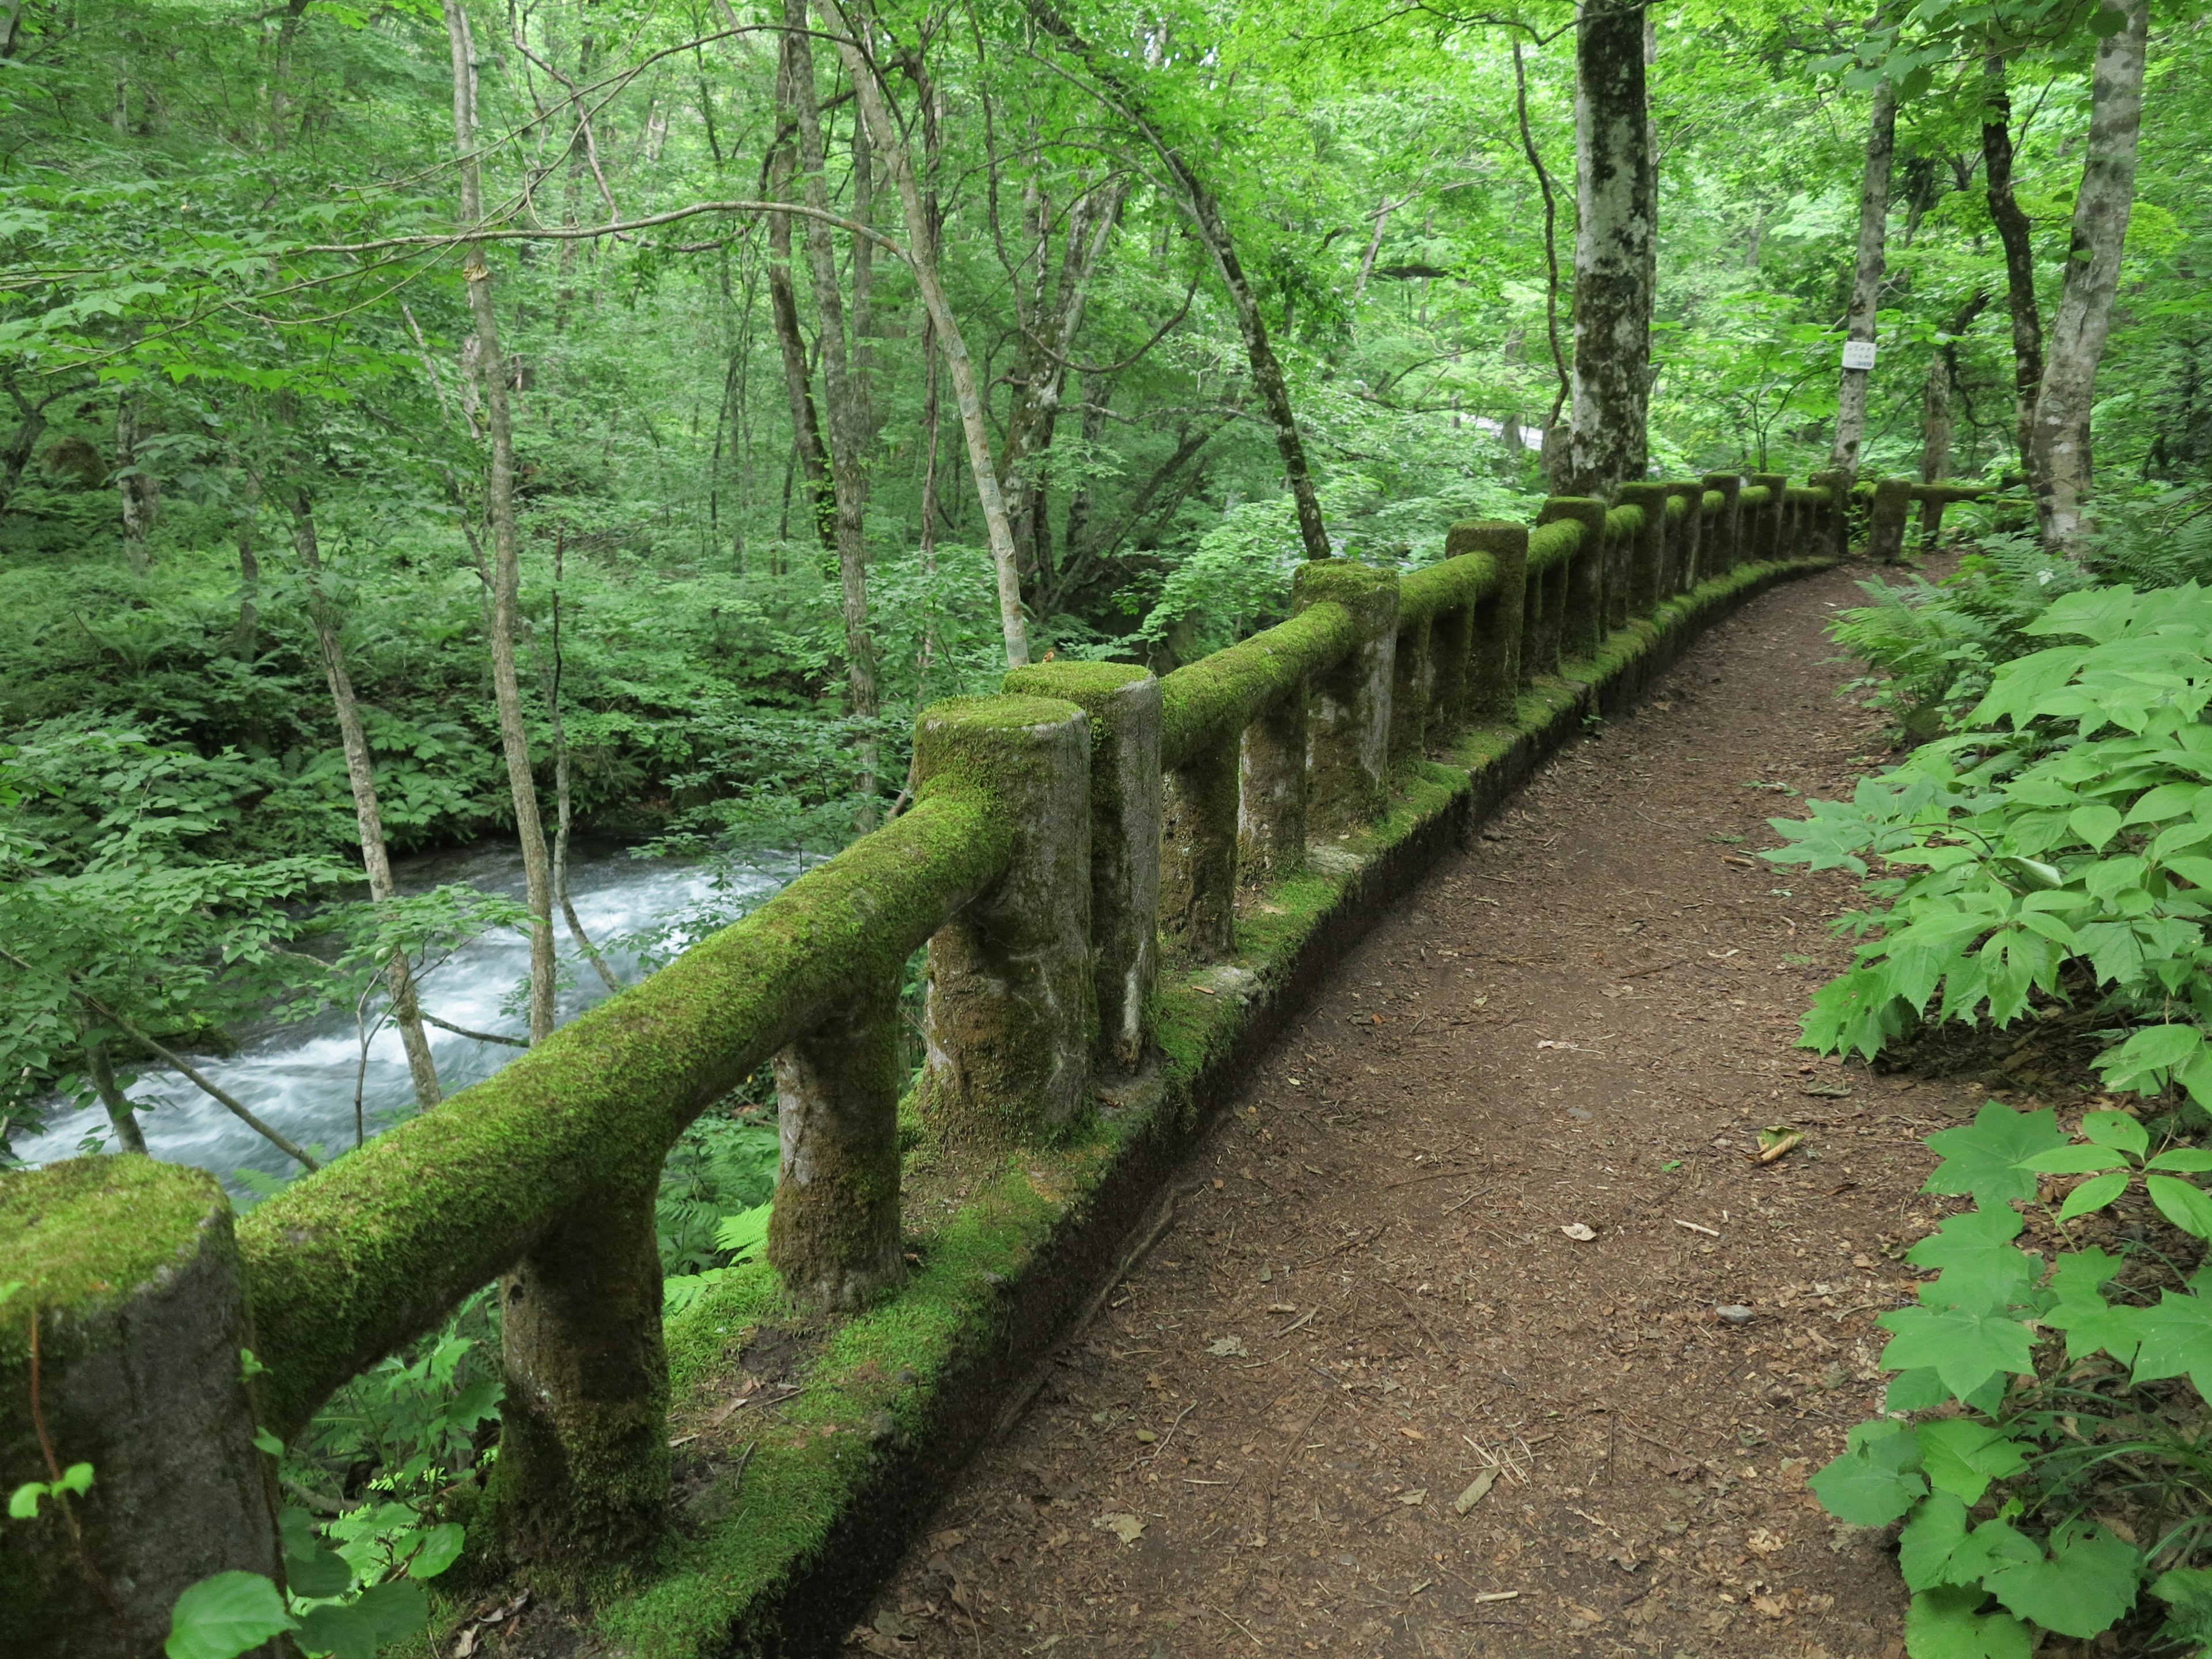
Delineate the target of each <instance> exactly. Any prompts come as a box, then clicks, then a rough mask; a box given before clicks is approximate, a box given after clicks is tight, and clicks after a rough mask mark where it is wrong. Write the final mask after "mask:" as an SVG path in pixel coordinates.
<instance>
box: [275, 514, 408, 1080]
mask: <svg viewBox="0 0 2212 1659" xmlns="http://www.w3.org/2000/svg"><path fill="white" fill-rule="evenodd" d="M284 508H285V511H286V512H287V513H289V515H290V517H291V520H292V545H293V547H294V548H295V549H296V550H298V552H299V555H300V569H301V574H302V575H304V576H305V577H306V579H307V619H308V620H309V621H310V622H312V623H313V624H314V628H315V644H316V647H317V648H318V649H319V651H320V653H321V654H322V659H323V678H324V681H325V684H328V685H329V687H330V689H331V708H332V709H333V710H334V711H335V712H336V713H337V722H338V744H339V746H340V748H342V749H343V750H344V753H345V768H346V785H347V787H349V789H350V790H351V791H352V792H353V817H354V825H355V828H356V829H358V830H359V831H360V836H361V867H362V871H363V872H365V873H366V874H367V875H368V896H369V898H370V900H371V902H374V903H375V904H377V905H379V906H382V905H385V904H388V903H389V902H391V901H392V897H393V896H394V894H395V893H396V892H397V891H398V889H397V888H396V887H395V886H394V885H393V884H392V855H391V853H390V851H389V849H388V848H386V844H385V840H384V809H383V805H382V804H381V803H380V801H379V800H378V799H377V794H376V765H375V762H374V758H373V757H371V756H370V754H369V750H368V732H366V731H365V730H364V729H363V728H362V723H361V706H360V704H359V703H357V702H355V700H354V695H353V678H352V677H351V676H350V675H349V674H348V673H347V672H346V663H345V647H344V644H343V641H341V640H340V639H339V637H338V615H337V607H336V606H335V605H332V604H331V599H330V596H329V595H328V594H327V593H325V592H324V591H323V559H322V548H321V545H320V544H319V541H318V539H317V538H316V535H315V516H314V507H313V501H311V500H310V498H309V496H308V495H307V489H306V488H305V487H304V486H301V485H297V484H295V485H293V486H291V487H289V488H288V489H285V491H284ZM384 982H385V987H386V989H387V990H389V991H390V992H391V994H392V1024H395V1025H397V1026H398V1028H399V1042H400V1045H401V1047H403V1048H405V1049H406V1051H407V1074H408V1077H409V1078H410V1079H411V1080H412V1081H413V1083H414V1085H415V1103H416V1104H417V1105H418V1106H420V1107H422V1109H423V1110H425V1111H428V1110H429V1109H430V1108H431V1107H433V1106H435V1105H436V1104H437V1103H438V1101H439V1098H440V1096H441V1091H440V1089H439V1086H438V1067H437V1063H436V1062H435V1060H432V1059H431V1057H430V1042H429V1039H428V1036H426V1035H425V1034H424V1032H423V1030H422V1009H421V1007H420V1006H418V1005H417V1003H416V997H415V975H414V972H413V970H412V969H410V967H409V966H408V963H407V952H406V951H399V950H395V951H392V955H391V957H390V958H389V959H388V960H387V961H386V963H385V967H384Z"/></svg>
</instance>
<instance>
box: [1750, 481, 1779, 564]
mask: <svg viewBox="0 0 2212 1659" xmlns="http://www.w3.org/2000/svg"><path fill="white" fill-rule="evenodd" d="M1751 485H1752V488H1753V489H1764V490H1765V492H1766V505H1765V506H1764V507H1761V508H1759V513H1758V515H1757V522H1756V523H1755V524H1754V525H1752V526H1747V529H1748V531H1749V535H1748V537H1747V540H1748V542H1749V544H1750V545H1749V547H1748V552H1749V554H1750V562H1753V563H1754V564H1766V563H1771V562H1772V561H1774V560H1776V559H1778V558H1779V557H1781V556H1782V515H1783V513H1784V512H1785V511H1787V510H1788V503H1787V502H1786V501H1784V499H1783V498H1784V495H1785V493H1786V492H1787V491H1788V489H1789V488H1790V478H1789V475H1788V474H1786V473H1782V472H1754V473H1753V474H1752V475H1751Z"/></svg>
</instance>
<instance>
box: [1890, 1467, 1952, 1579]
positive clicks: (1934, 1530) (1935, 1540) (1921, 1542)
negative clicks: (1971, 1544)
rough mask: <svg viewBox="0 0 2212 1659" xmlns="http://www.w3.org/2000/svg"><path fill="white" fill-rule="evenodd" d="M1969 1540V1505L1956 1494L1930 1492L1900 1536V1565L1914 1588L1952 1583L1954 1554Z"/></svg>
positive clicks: (1898, 1553) (1940, 1491)
mask: <svg viewBox="0 0 2212 1659" xmlns="http://www.w3.org/2000/svg"><path fill="white" fill-rule="evenodd" d="M1964 1542H1966V1504H1963V1503H1961V1502H1960V1500H1959V1498H1958V1497H1957V1495H1956V1494H1955V1493H1952V1492H1944V1491H1942V1490H1940V1489H1939V1490H1937V1491H1935V1492H1929V1494H1928V1496H1927V1498H1925V1499H1924V1500H1923V1502H1922V1504H1920V1507H1919V1508H1917V1510H1914V1511H1913V1512H1912V1518H1911V1520H1910V1521H1908V1522H1905V1530H1904V1531H1902V1532H1900V1533H1899V1534H1898V1535H1897V1565H1898V1568H1899V1571H1902V1572H1903V1573H1904V1575H1905V1589H1911V1590H1923V1589H1932V1588H1933V1587H1934V1586H1936V1585H1937V1584H1948V1583H1950V1582H1951V1580H1950V1577H1948V1573H1949V1569H1950V1565H1951V1553H1952V1551H1954V1550H1955V1549H1957V1548H1958V1547H1959V1546H1960V1544H1963V1543H1964Z"/></svg>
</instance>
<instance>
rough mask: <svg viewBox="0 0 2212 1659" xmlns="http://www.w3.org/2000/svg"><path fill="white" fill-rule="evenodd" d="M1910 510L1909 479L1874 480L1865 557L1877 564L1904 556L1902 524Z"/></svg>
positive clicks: (1892, 562) (1910, 483) (1910, 482)
mask: <svg viewBox="0 0 2212 1659" xmlns="http://www.w3.org/2000/svg"><path fill="white" fill-rule="evenodd" d="M1911 507H1912V481H1911V479H1910V478H1878V479H1876V480H1875V486H1874V509H1873V511H1872V512H1871V513H1869V515H1868V521H1867V556H1868V557H1869V558H1870V559H1872V560H1873V561H1874V562H1875V563H1876V564H1895V563H1896V562H1898V561H1899V559H1902V558H1903V557H1904V556H1905V519H1906V517H1907V516H1908V515H1909V514H1910V513H1911Z"/></svg>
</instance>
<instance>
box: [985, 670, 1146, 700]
mask: <svg viewBox="0 0 2212 1659" xmlns="http://www.w3.org/2000/svg"><path fill="white" fill-rule="evenodd" d="M1151 678H1152V670H1151V669H1149V668H1146V667H1145V666H1144V665H1142V664H1141V663H1133V662H1084V661H1076V662H1033V663H1028V664H1024V665H1023V666H1022V667H1019V668H1009V669H1008V670H1007V671H1006V678H1005V679H1003V680H1002V681H1000V684H1001V685H1003V686H1004V687H1005V688H1006V690H1007V691H1009V692H1015V693H1027V694H1029V695H1030V696H1041V697H1065V698H1066V699H1067V700H1068V701H1070V702H1079V701H1080V700H1081V699H1082V698H1083V697H1084V696H1086V695H1088V696H1106V695H1109V694H1110V693H1112V692H1115V691H1119V690H1121V688H1122V687H1124V686H1127V685H1134V684H1138V683H1139V681H1142V680H1148V679H1151Z"/></svg>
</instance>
